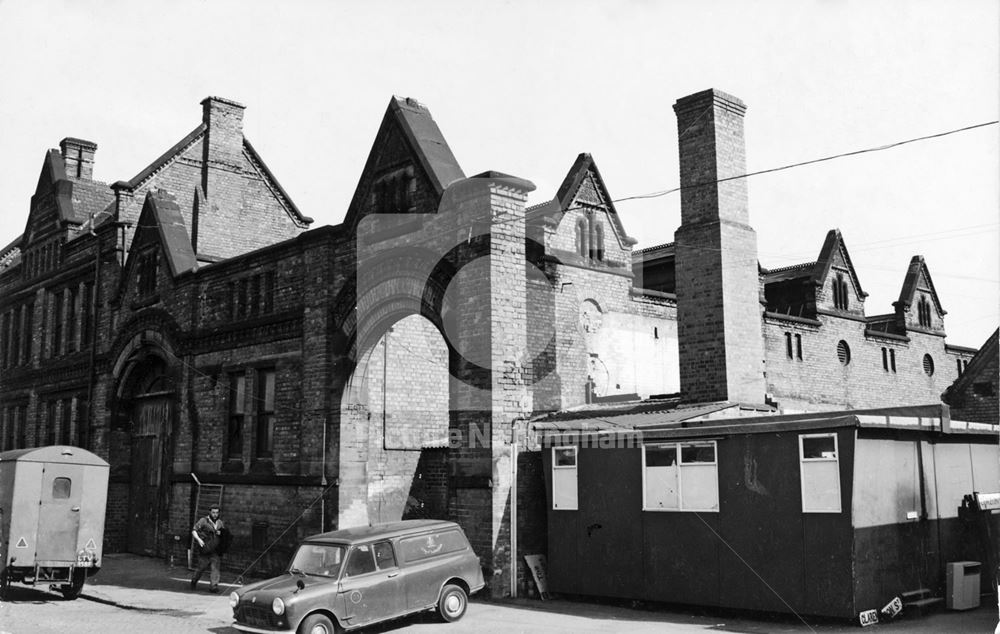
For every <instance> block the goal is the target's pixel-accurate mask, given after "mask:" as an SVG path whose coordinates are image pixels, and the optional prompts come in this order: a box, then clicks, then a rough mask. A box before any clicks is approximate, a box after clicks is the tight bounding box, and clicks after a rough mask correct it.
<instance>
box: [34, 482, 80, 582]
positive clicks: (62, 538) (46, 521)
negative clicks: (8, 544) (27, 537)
mask: <svg viewBox="0 0 1000 634" xmlns="http://www.w3.org/2000/svg"><path fill="white" fill-rule="evenodd" d="M82 491H83V467H82V466H81V465H74V464H47V465H45V467H44V468H43V469H42V491H41V499H40V502H41V506H40V507H39V511H38V541H37V542H36V552H35V560H36V561H39V562H44V561H68V562H73V561H76V550H77V533H78V532H79V530H80V498H81V495H80V494H81V492H82Z"/></svg>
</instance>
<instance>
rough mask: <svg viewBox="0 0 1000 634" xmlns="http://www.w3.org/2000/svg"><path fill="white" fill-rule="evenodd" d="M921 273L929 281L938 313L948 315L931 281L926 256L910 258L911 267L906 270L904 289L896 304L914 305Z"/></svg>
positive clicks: (903, 305)
mask: <svg viewBox="0 0 1000 634" xmlns="http://www.w3.org/2000/svg"><path fill="white" fill-rule="evenodd" d="M921 273H923V277H924V279H925V280H927V285H928V286H929V287H930V291H931V297H933V298H934V305H935V306H936V307H937V309H938V312H939V313H941V314H942V315H946V314H948V313H947V311H945V309H944V308H943V307H942V306H941V300H940V299H939V298H938V294H937V291H936V290H934V282H933V281H932V280H931V272H930V270H928V268H927V263H926V262H924V256H922V255H915V256H913V257H912V258H910V266H909V267H907V269H906V277H904V278H903V287H902V288H901V289H900V290H899V300H897V302H896V304H899V305H900V306H902V307H906V306H909V305H910V304H912V303H913V296H914V295H915V294H916V292H917V283H918V282H919V281H920V277H921Z"/></svg>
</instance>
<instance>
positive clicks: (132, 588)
mask: <svg viewBox="0 0 1000 634" xmlns="http://www.w3.org/2000/svg"><path fill="white" fill-rule="evenodd" d="M207 576H208V575H207V573H206V575H205V576H204V577H203V578H202V581H201V582H200V584H199V586H198V589H197V590H191V587H190V579H191V572H190V571H189V570H188V569H187V567H186V566H183V565H176V566H171V565H169V564H168V563H167V562H164V561H163V560H162V559H157V558H153V557H142V556H139V555H131V554H105V555H104V561H103V567H102V568H101V570H100V571H99V572H98V573H97V574H96V575H94V576H93V577H90V578H89V579H88V580H87V584H86V585H85V586H84V589H83V593H82V595H81V598H82V599H87V600H90V601H97V602H99V603H105V604H109V605H115V606H118V607H121V608H125V609H134V610H146V611H152V612H159V613H170V612H177V613H178V615H180V614H183V615H184V616H191V617H200V618H207V619H211V620H213V621H223V622H231V621H232V609H231V608H230V607H229V593H230V592H232V591H233V590H234V589H237V588H239V587H240V586H239V585H238V584H237V583H236V578H235V574H234V573H233V572H227V571H226V570H223V572H222V581H221V583H220V584H219V585H220V590H221V592H220V593H219V594H211V593H209V592H208V580H207ZM249 581H253V580H249ZM481 601H482V600H479V601H477V602H481ZM995 601H996V600H995V598H993V597H988V596H984V597H983V600H982V604H981V605H980V607H979V608H977V609H974V610H965V611H949V610H943V611H940V612H936V613H933V614H929V615H927V616H924V617H920V618H912V617H911V618H907V619H905V620H902V621H896V622H891V623H884V624H880V625H877V626H874V627H871V628H866V631H869V632H871V631H874V630H893V631H894V632H928V633H931V632H933V633H937V632H984V633H987V634H988V633H989V632H993V631H994V627H997V605H996V603H995ZM488 603H490V604H492V605H494V606H496V607H503V606H509V607H510V608H514V609H519V610H525V609H527V610H538V611H543V612H552V613H562V614H567V615H569V614H575V615H586V616H589V617H590V618H595V619H599V620H600V619H609V620H612V621H614V620H617V619H622V618H626V619H636V618H640V619H641V620H644V621H648V620H656V619H657V611H658V610H659V608H656V607H651V606H639V607H634V608H633V607H628V606H627V605H623V604H622V603H621V602H617V603H615V602H601V601H599V600H598V601H594V602H582V601H567V600H561V599H556V600H549V601H540V600H537V599H504V600H499V601H488ZM678 610H679V611H678ZM660 614H662V620H663V621H664V623H663V625H664V626H665V629H669V626H670V623H671V622H675V623H676V622H677V619H678V617H683V616H684V614H685V613H684V611H683V609H680V608H674V609H667V608H664V609H663V611H662V612H661V613H660ZM698 614H699V615H700V616H694V615H693V614H689V615H688V616H692V617H693V618H695V619H697V620H701V618H702V617H704V616H706V615H707V613H706V612H705V611H698ZM730 616H732V615H730ZM738 621H739V622H740V623H741V624H742V626H741V627H740V628H738V629H736V630H728V628H727V631H740V632H771V631H778V630H781V631H790V630H789V629H788V627H789V626H794V623H790V622H788V620H787V619H785V618H784V617H782V618H780V619H779V620H777V621H775V620H773V619H772V620H769V619H768V617H766V616H762V617H761V618H759V619H758V618H757V617H756V616H754V615H746V614H744V615H741V616H740V617H739V619H738ZM806 627H807V628H808V629H810V630H812V631H822V632H849V631H854V630H857V629H859V627H858V625H857V623H856V622H855V623H854V624H846V623H844V622H839V623H832V622H828V623H823V624H819V625H817V626H816V627H815V628H813V627H809V626H806ZM709 629H716V628H709ZM802 629H803V630H804V629H806V628H802ZM233 631H234V632H235V630H233ZM998 631H1000V630H998Z"/></svg>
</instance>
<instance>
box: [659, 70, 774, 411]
mask: <svg viewBox="0 0 1000 634" xmlns="http://www.w3.org/2000/svg"><path fill="white" fill-rule="evenodd" d="M745 109H746V107H745V106H744V105H743V103H742V102H741V101H739V100H738V99H736V98H735V97H731V96H729V95H726V94H725V93H721V92H719V91H714V90H708V91H705V92H701V93H697V94H695V95H691V96H689V97H685V98H684V99H681V100H679V101H678V102H677V103H676V104H675V105H674V110H675V111H676V113H677V130H678V138H679V143H680V172H681V187H683V188H684V189H683V190H682V191H681V226H680V227H679V228H678V229H677V232H676V234H675V241H676V250H677V256H676V260H677V268H676V284H677V324H678V326H677V336H678V347H679V355H680V378H681V391H682V392H683V393H684V397H685V399H686V400H688V401H692V402H701V401H718V400H731V401H742V402H749V403H759V402H761V401H763V399H764V376H763V367H762V363H761V360H762V359H763V350H762V342H761V324H760V310H761V308H760V303H759V297H758V283H757V238H756V234H755V233H754V231H753V229H752V228H750V226H749V224H748V211H747V184H746V179H742V178H737V179H733V180H728V181H726V182H717V181H718V180H720V179H726V178H731V177H733V176H738V175H741V174H744V173H746V158H745V148H744V142H743V113H744V111H745Z"/></svg>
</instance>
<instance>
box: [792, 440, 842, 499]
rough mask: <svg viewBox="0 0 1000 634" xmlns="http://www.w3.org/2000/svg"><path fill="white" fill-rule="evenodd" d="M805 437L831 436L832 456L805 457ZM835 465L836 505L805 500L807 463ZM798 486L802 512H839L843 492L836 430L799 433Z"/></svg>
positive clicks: (838, 441)
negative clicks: (824, 504) (818, 503)
mask: <svg viewBox="0 0 1000 634" xmlns="http://www.w3.org/2000/svg"><path fill="white" fill-rule="evenodd" d="M807 438H833V456H832V457H820V458H806V457H805V440H806V439H807ZM830 463H832V464H833V465H834V466H835V469H834V473H835V474H836V477H835V478H834V479H833V482H834V484H835V485H836V490H837V495H836V498H837V504H836V506H834V505H832V504H830V505H827V506H820V505H817V504H816V503H815V502H814V501H813V500H807V499H806V496H807V488H808V487H807V485H806V472H807V471H809V470H810V467H809V465H818V464H830ZM799 488H800V489H801V497H802V512H803V513H841V512H842V511H843V509H842V503H841V498H842V494H843V492H842V491H841V490H840V439H839V438H838V437H837V433H836V432H824V433H819V434H799Z"/></svg>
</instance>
